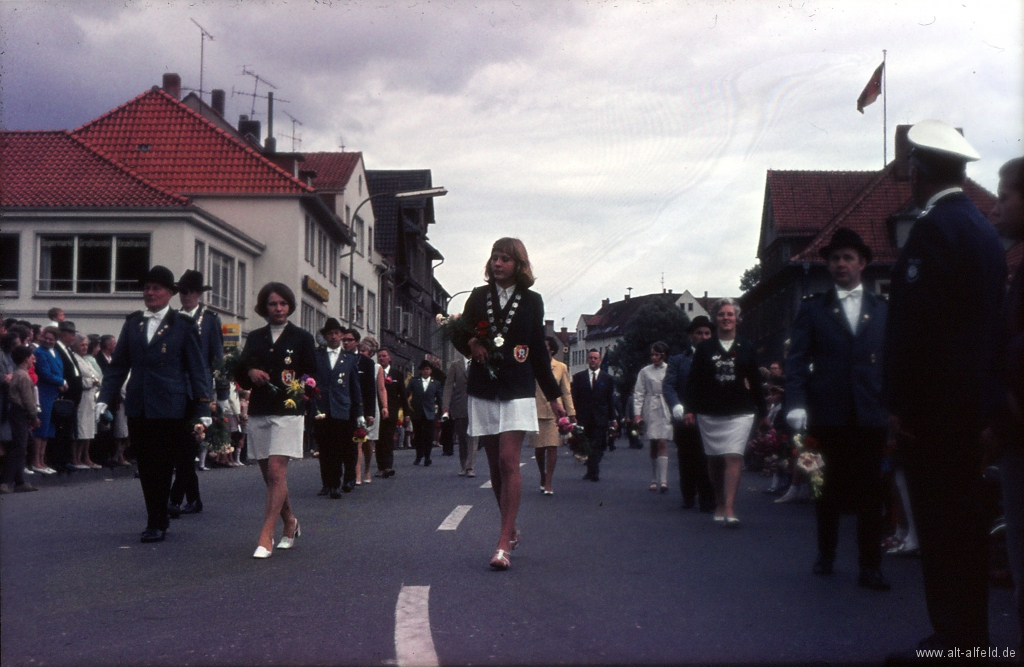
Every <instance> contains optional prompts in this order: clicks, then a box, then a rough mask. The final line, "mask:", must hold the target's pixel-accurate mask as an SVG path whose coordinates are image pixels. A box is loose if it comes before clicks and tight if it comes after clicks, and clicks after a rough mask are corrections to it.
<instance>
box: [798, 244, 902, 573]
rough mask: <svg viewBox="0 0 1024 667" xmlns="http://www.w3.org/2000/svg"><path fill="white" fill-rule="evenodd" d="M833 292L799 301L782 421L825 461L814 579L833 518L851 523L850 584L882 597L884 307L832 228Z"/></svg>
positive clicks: (851, 249)
mask: <svg viewBox="0 0 1024 667" xmlns="http://www.w3.org/2000/svg"><path fill="white" fill-rule="evenodd" d="M821 256H822V257H823V258H824V259H825V261H826V262H827V264H828V271H829V274H831V276H832V279H833V280H834V281H835V285H834V286H833V287H832V289H830V290H829V291H827V292H825V293H824V294H818V295H814V296H811V297H808V298H806V299H804V302H803V304H802V305H801V306H800V311H799V312H798V313H797V316H796V321H795V322H794V323H793V329H792V332H791V333H790V348H789V356H788V357H787V358H786V401H787V406H788V408H789V412H788V413H787V415H786V421H787V422H788V423H789V425H790V427H792V428H793V430H794V431H803V430H805V429H807V428H808V427H809V429H810V431H809V434H810V436H811V437H813V438H815V439H816V440H817V441H818V443H819V447H820V453H821V457H822V459H823V460H824V461H825V471H824V475H825V483H824V485H823V487H822V490H821V497H819V498H818V501H817V503H816V505H815V510H816V513H817V519H818V559H817V561H816V562H815V563H814V568H813V570H814V573H815V574H819V575H827V574H832V571H833V563H834V561H835V559H836V547H837V545H838V543H839V515H840V513H842V512H843V511H853V512H855V513H856V515H857V547H858V550H859V558H858V563H859V565H860V578H859V579H858V583H859V584H860V585H861V586H863V587H865V588H870V589H872V590H877V591H887V590H889V584H888V582H886V580H885V578H884V577H883V576H882V572H881V564H882V548H881V541H882V454H883V451H882V450H883V449H884V447H885V443H886V427H887V425H888V421H889V414H888V413H887V412H886V410H885V408H884V407H883V406H882V346H883V343H884V339H885V319H886V311H887V306H886V303H885V301H883V300H882V299H880V298H878V297H876V296H875V295H874V294H871V293H870V292H867V291H865V290H864V286H863V285H862V284H861V274H862V273H863V271H864V267H866V266H867V265H868V264H869V263H870V262H871V248H869V247H868V245H867V244H866V243H864V241H863V239H861V237H860V235H859V234H857V233H856V232H854V231H853V230H851V229H848V228H846V227H840V228H838V229H837V230H836V232H835V234H833V235H832V240H831V241H830V242H829V244H828V245H826V246H825V247H823V248H822V249H821Z"/></svg>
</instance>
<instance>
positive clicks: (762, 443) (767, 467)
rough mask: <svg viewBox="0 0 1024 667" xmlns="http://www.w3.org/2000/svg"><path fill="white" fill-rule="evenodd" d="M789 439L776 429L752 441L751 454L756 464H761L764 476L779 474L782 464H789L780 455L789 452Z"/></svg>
mask: <svg viewBox="0 0 1024 667" xmlns="http://www.w3.org/2000/svg"><path fill="white" fill-rule="evenodd" d="M788 440H789V439H788V438H787V437H786V436H785V435H783V434H780V433H779V432H778V431H776V430H775V429H770V430H768V432H766V433H763V434H761V435H760V436H758V437H756V438H753V439H752V440H751V441H750V452H751V455H752V457H753V461H754V464H755V465H756V464H758V463H760V465H761V472H762V474H764V475H770V474H772V473H776V472H779V467H780V462H782V463H788V462H787V461H786V459H783V458H782V457H781V456H780V454H781V453H783V452H787V451H789V448H788V447H787V444H788Z"/></svg>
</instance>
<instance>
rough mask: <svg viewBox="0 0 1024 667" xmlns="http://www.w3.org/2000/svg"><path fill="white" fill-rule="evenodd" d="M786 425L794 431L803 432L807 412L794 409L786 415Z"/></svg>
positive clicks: (801, 409)
mask: <svg viewBox="0 0 1024 667" xmlns="http://www.w3.org/2000/svg"><path fill="white" fill-rule="evenodd" d="M786 423H787V424H789V427H790V428H791V429H793V430H794V431H803V430H804V429H805V428H807V410H804V409H803V408H796V409H794V410H790V411H789V412H787V413H786Z"/></svg>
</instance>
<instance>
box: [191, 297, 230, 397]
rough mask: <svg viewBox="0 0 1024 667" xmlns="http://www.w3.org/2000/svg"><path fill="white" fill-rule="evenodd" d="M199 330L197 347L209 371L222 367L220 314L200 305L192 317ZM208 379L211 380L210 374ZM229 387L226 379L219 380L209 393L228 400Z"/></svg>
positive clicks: (222, 334)
mask: <svg viewBox="0 0 1024 667" xmlns="http://www.w3.org/2000/svg"><path fill="white" fill-rule="evenodd" d="M192 319H193V320H195V323H196V328H197V329H198V330H199V349H200V350H201V351H202V353H203V359H206V365H207V367H208V368H209V369H210V371H211V373H212V372H213V371H215V370H218V369H221V368H223V367H224V331H223V330H222V328H221V322H220V316H219V315H217V313H215V312H213V311H212V310H210V309H209V308H207V307H206V306H202V305H200V306H199V308H198V309H197V310H196V315H195V317H194V318H192ZM210 381H211V382H213V377H212V375H211V377H210ZM230 392H231V387H230V386H229V384H228V382H227V381H224V380H221V381H218V382H216V383H214V384H213V386H212V389H211V394H210V395H213V394H216V395H217V400H218V401H226V400H228V395H229V394H230Z"/></svg>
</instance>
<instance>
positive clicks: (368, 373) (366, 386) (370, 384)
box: [341, 328, 380, 484]
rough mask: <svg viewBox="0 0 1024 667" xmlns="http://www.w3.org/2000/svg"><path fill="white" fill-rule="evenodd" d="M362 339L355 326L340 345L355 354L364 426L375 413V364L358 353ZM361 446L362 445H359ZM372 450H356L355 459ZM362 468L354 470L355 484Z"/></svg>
mask: <svg viewBox="0 0 1024 667" xmlns="http://www.w3.org/2000/svg"><path fill="white" fill-rule="evenodd" d="M360 340H362V336H361V335H360V334H359V331H358V330H356V329H355V328H352V329H348V330H346V332H345V334H344V335H343V336H342V337H341V345H342V347H344V348H345V351H346V352H348V353H350V354H354V355H356V368H357V369H358V374H359V391H360V394H361V395H362V396H363V414H362V416H363V419H364V420H365V422H366V424H365V425H366V427H367V428H369V427H371V426H373V421H374V419H375V415H376V414H377V403H376V396H377V376H376V375H375V374H374V367H375V364H374V363H373V359H371V358H370V357H368V356H366V355H365V354H360V353H359V341H360ZM353 419H354V417H353ZM379 433H380V432H379V431H378V435H379ZM360 446H362V445H360ZM369 451H372V448H371V449H366V448H364V449H363V450H362V451H361V452H360V451H357V452H356V459H357V460H358V458H359V454H364V455H365V454H366V453H367V452H369ZM363 465H364V466H365V467H366V469H367V470H369V469H370V462H369V461H367V462H366V463H364V464H363ZM362 474H363V471H362V470H357V471H356V484H359V483H360V482H361V479H360V477H361V475H362Z"/></svg>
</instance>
